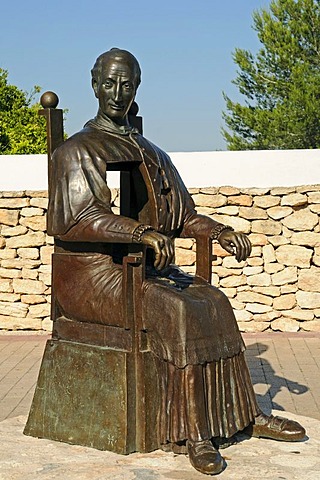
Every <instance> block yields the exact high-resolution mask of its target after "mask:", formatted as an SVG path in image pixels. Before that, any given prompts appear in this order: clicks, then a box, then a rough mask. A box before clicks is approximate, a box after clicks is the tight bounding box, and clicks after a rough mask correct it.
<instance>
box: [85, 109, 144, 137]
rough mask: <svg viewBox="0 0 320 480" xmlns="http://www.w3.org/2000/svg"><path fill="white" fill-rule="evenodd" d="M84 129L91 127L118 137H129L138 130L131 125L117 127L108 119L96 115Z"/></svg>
mask: <svg viewBox="0 0 320 480" xmlns="http://www.w3.org/2000/svg"><path fill="white" fill-rule="evenodd" d="M84 127H85V128H86V127H92V128H96V129H98V130H102V131H104V132H108V133H115V134H118V135H124V136H129V135H130V134H131V133H139V131H138V129H137V128H135V127H132V126H131V125H118V124H117V123H115V122H113V121H112V120H111V119H110V118H109V117H103V116H102V115H101V114H99V113H98V115H97V116H96V117H94V118H93V119H92V120H89V121H88V122H87V123H86V124H85V125H84Z"/></svg>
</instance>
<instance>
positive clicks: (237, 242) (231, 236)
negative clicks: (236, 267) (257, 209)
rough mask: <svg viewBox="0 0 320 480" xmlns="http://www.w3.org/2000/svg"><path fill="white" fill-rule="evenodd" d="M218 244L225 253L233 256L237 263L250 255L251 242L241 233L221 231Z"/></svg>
mask: <svg viewBox="0 0 320 480" xmlns="http://www.w3.org/2000/svg"><path fill="white" fill-rule="evenodd" d="M218 242H219V243H220V245H221V247H222V248H224V249H225V250H226V251H227V252H229V253H231V254H235V256H236V259H237V260H238V262H241V261H242V260H245V259H246V258H247V257H248V256H249V255H250V253H251V247H252V246H251V242H250V240H249V238H248V237H247V236H246V235H244V234H243V233H237V232H233V231H232V230H223V231H222V232H221V233H220V235H219V238H218Z"/></svg>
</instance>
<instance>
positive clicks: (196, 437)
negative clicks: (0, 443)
mask: <svg viewBox="0 0 320 480" xmlns="http://www.w3.org/2000/svg"><path fill="white" fill-rule="evenodd" d="M140 79H141V71H140V66H139V64H138V62H137V60H136V59H135V57H134V56H133V55H132V54H130V53H129V52H127V51H125V50H120V49H111V50H110V51H108V52H106V53H104V54H102V55H101V56H100V57H99V58H98V59H97V61H96V63H95V65H94V67H93V69H92V86H93V90H94V93H95V96H96V97H97V99H98V102H99V110H98V113H97V116H96V117H95V118H94V119H92V120H89V121H88V122H87V123H86V125H85V126H84V128H83V130H81V131H80V132H78V133H76V134H75V135H73V136H72V137H70V138H69V139H68V140H66V141H65V142H63V133H62V129H61V125H62V123H61V122H62V120H61V119H62V117H61V114H59V113H57V112H58V111H55V113H53V110H52V109H51V108H49V109H47V108H45V109H44V111H43V112H44V114H45V115H46V117H47V121H48V133H49V142H48V145H49V208H48V233H49V234H50V235H53V236H54V237H55V254H54V256H53V262H52V264H53V273H52V319H53V321H54V330H53V340H52V341H50V342H48V345H47V348H46V352H45V357H44V361H43V364H42V367H41V372H40V377H39V382H38V386H37V389H36V393H35V397H34V401H33V405H32V409H31V412H30V416H29V420H28V423H27V426H26V429H25V433H27V434H30V435H34V436H40V437H45V438H51V439H54V440H60V441H65V442H72V443H78V444H81V445H88V446H94V447H95V448H101V449H110V450H113V451H116V452H119V453H129V452H132V451H141V452H145V451H151V450H153V449H155V448H160V447H161V448H163V449H166V450H168V449H172V450H173V451H176V452H187V451H188V453H189V457H190V461H191V464H192V465H193V467H194V468H196V469H197V470H198V471H200V472H202V473H205V474H209V475H211V474H216V473H219V472H220V471H221V470H222V469H223V468H224V462H223V459H222V457H221V455H220V453H219V452H218V451H217V448H218V445H219V444H220V443H221V441H222V440H223V439H225V438H227V439H229V438H231V437H232V436H233V435H234V434H236V433H237V432H239V431H242V430H243V429H245V428H247V427H248V432H249V434H250V435H258V436H264V437H268V438H276V439H278V440H288V438H290V439H291V440H300V439H302V438H303V437H304V435H305V432H304V429H303V428H302V427H301V426H300V425H299V424H296V423H295V422H291V421H289V420H285V421H282V420H279V419H274V418H273V417H267V416H265V415H263V414H262V413H261V411H260V409H259V407H258V405H257V403H256V398H255V395H254V392H253V387H252V382H251V379H250V375H249V372H248V369H247V365H246V362H245V359H244V353H243V352H244V348H245V347H244V343H243V340H242V337H241V335H240V332H239V329H238V326H237V322H236V319H235V317H234V314H233V311H232V308H231V305H230V302H229V300H228V299H227V297H226V296H225V295H224V294H223V293H222V292H221V291H219V290H218V289H217V288H215V287H213V286H212V285H210V280H211V265H212V262H211V260H212V251H211V247H212V241H213V240H215V241H218V242H219V243H220V245H221V246H222V247H223V248H224V249H225V250H227V251H228V252H229V253H231V254H234V255H235V257H236V259H237V260H238V261H242V260H245V259H246V258H247V257H248V256H249V255H250V252H251V244H250V241H249V240H248V238H247V237H246V236H245V235H243V234H241V233H237V232H234V231H233V229H232V228H230V227H228V226H226V225H222V224H220V223H218V222H216V221H215V220H214V219H212V218H211V217H206V216H203V215H200V214H198V213H197V212H196V210H195V206H194V203H193V200H192V198H191V196H190V195H189V193H188V191H187V189H186V187H185V185H184V183H183V181H182V180H181V178H180V176H179V174H178V172H177V170H176V169H175V167H174V165H173V164H172V162H171V160H170V158H169V157H168V155H167V154H166V153H165V152H164V151H163V150H161V149H160V148H159V147H157V146H155V145H154V144H153V143H151V142H150V141H149V140H147V139H146V138H145V137H144V136H143V135H142V130H141V119H139V117H136V116H135V115H134V114H136V113H137V107H136V105H135V104H134V99H135V95H136V91H137V88H138V86H139V84H140ZM49 97H50V95H49ZM53 100H54V99H52V98H51V97H50V98H49V103H50V101H51V102H53ZM53 103H54V102H53ZM44 106H46V105H44ZM47 106H49V107H50V106H51V105H48V101H47ZM52 106H53V105H52ZM130 109H131V110H130ZM130 114H131V116H130ZM129 120H130V121H129ZM136 127H138V128H136ZM139 129H140V130H139ZM53 137H54V138H53ZM111 170H120V171H121V191H120V197H121V200H120V215H115V214H114V213H113V211H112V208H111V192H110V189H109V187H108V172H109V171H111ZM179 237H180V238H183V237H184V238H187V237H193V238H196V241H197V271H196V276H195V277H193V276H190V275H187V274H185V273H183V272H182V271H181V270H180V269H179V268H178V267H177V266H176V265H174V263H173V261H174V239H175V238H179ZM78 404H79V405H78ZM77 405H78V407H77ZM94 412H96V414H95V413H94ZM79 416H80V417H81V419H80V420H79Z"/></svg>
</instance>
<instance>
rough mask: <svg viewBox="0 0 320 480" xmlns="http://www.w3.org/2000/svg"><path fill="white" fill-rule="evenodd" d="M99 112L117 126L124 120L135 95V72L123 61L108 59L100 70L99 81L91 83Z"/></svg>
mask: <svg viewBox="0 0 320 480" xmlns="http://www.w3.org/2000/svg"><path fill="white" fill-rule="evenodd" d="M92 86H93V89H94V92H95V95H96V97H97V98H98V100H99V107H100V110H101V111H102V112H103V113H104V114H105V115H106V116H107V117H109V118H111V120H113V121H114V122H116V123H118V124H120V125H121V124H123V123H124V118H125V116H126V114H127V113H128V111H129V108H130V106H131V104H132V102H133V100H134V97H135V94H136V85H135V72H134V68H133V66H132V65H130V63H129V62H126V60H125V59H119V60H116V59H114V58H110V59H109V60H107V61H106V62H105V63H104V65H103V68H102V72H101V75H100V79H99V81H95V80H93V83H92Z"/></svg>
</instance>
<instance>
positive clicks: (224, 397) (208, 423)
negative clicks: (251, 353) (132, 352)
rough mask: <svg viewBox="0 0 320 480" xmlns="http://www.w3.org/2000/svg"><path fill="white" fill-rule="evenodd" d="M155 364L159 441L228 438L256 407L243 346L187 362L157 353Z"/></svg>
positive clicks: (253, 414) (247, 421)
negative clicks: (230, 353) (238, 350)
mask: <svg viewBox="0 0 320 480" xmlns="http://www.w3.org/2000/svg"><path fill="white" fill-rule="evenodd" d="M157 364H158V369H159V370H158V371H159V375H160V381H161V384H160V387H161V388H160V391H161V411H160V424H159V430H160V431H159V433H160V443H161V444H162V445H166V444H170V443H175V444H177V443H178V444H179V443H183V442H185V441H186V440H188V439H190V440H193V441H201V440H207V439H212V438H213V437H220V438H230V437H232V436H233V435H234V434H235V433H237V432H239V431H241V430H243V429H244V428H245V427H247V426H248V425H249V424H250V423H251V422H252V421H253V420H254V418H255V417H256V416H257V415H258V414H259V413H260V409H259V407H258V405H257V402H256V396H255V393H254V391H253V385H252V381H251V378H250V373H249V371H248V367H247V364H246V361H245V358H244V354H243V353H242V352H241V353H239V354H238V355H235V356H233V357H231V358H227V359H220V360H218V361H213V362H210V363H206V364H203V365H187V366H186V367H185V368H178V367H176V366H175V365H173V364H172V363H170V362H166V361H163V360H160V359H159V358H158V359H157Z"/></svg>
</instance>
